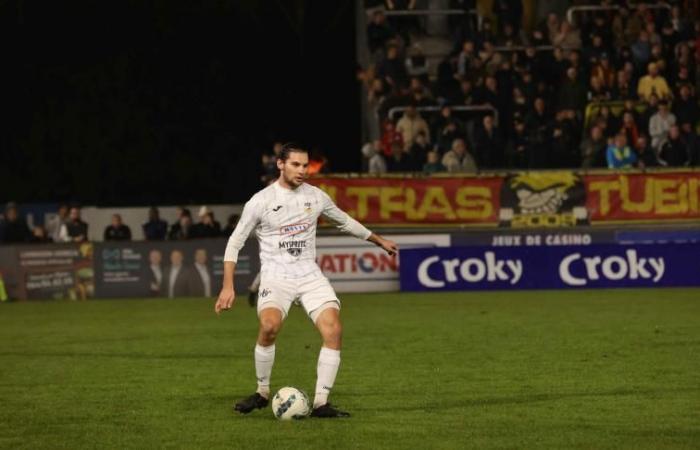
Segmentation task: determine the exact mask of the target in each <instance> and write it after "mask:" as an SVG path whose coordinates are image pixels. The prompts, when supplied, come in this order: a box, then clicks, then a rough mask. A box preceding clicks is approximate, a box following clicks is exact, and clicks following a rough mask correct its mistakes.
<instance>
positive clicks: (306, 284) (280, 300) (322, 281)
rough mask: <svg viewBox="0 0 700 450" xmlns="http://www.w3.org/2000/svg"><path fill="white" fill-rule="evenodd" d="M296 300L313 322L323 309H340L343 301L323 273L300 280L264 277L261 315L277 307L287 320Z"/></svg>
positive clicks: (260, 291) (261, 284)
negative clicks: (262, 312) (266, 310)
mask: <svg viewBox="0 0 700 450" xmlns="http://www.w3.org/2000/svg"><path fill="white" fill-rule="evenodd" d="M295 300H299V303H301V306H303V307H304V310H305V311H306V314H308V316H309V318H310V319H311V320H312V321H313V322H314V323H316V319H317V318H318V316H319V315H320V314H321V312H323V311H324V310H326V309H328V308H335V309H340V300H338V296H337V295H336V294H335V290H333V287H332V286H331V283H330V282H329V281H328V278H326V277H325V276H323V274H321V273H318V274H311V275H307V276H305V277H301V278H297V279H285V278H274V277H272V276H264V275H263V277H262V279H261V280H260V289H259V290H258V315H260V311H262V310H263V309H265V308H277V309H279V310H280V311H281V312H282V319H285V318H286V317H287V314H288V313H289V308H291V307H292V303H293V302H294V301H295Z"/></svg>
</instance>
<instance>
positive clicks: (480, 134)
mask: <svg viewBox="0 0 700 450" xmlns="http://www.w3.org/2000/svg"><path fill="white" fill-rule="evenodd" d="M503 153H504V145H503V139H502V138H501V132H500V130H499V129H498V127H497V126H496V121H495V119H494V117H493V115H491V114H487V115H485V116H484V118H483V119H482V120H481V126H479V127H477V128H476V130H474V154H475V156H476V162H477V164H478V165H479V167H481V168H482V169H495V168H500V167H504V162H505V161H504V159H505V158H504V154H503Z"/></svg>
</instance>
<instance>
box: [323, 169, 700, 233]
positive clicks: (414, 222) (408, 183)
mask: <svg viewBox="0 0 700 450" xmlns="http://www.w3.org/2000/svg"><path fill="white" fill-rule="evenodd" d="M311 183H313V184H315V185H316V186H318V187H320V188H321V189H323V190H324V191H326V192H327V193H328V194H329V195H330V197H331V198H332V199H333V200H334V201H335V202H336V203H337V204H338V206H340V208H342V209H344V210H346V211H347V212H348V213H349V214H350V215H352V216H353V217H355V218H356V219H358V220H360V221H361V222H363V223H367V224H370V225H373V224H377V225H391V226H406V225H407V226H426V225H428V226H433V225H448V226H449V225H452V226H482V227H493V226H499V227H502V228H515V229H535V228H538V229H543V228H545V229H546V228H562V227H564V228H571V227H575V226H578V225H588V224H593V225H596V224H606V223H616V222H649V223H653V222H662V221H663V222H666V221H668V220H674V221H692V220H700V172H698V171H692V170H687V171H665V172H646V173H634V172H625V173H621V172H610V173H594V174H586V173H580V172H576V171H547V172H544V171H543V172H523V173H510V174H506V175H502V176H496V175H493V176H484V177H480V176H479V177H472V176H465V177H456V176H455V177H445V178H442V177H434V178H341V177H337V178H336V177H321V178H314V179H312V180H311Z"/></svg>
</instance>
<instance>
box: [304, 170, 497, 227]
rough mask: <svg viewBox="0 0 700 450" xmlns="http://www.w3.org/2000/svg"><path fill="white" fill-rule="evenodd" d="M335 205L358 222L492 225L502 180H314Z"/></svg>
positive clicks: (492, 177)
mask: <svg viewBox="0 0 700 450" xmlns="http://www.w3.org/2000/svg"><path fill="white" fill-rule="evenodd" d="M310 182H311V183H312V184H314V185H316V186H318V187H319V188H321V189H323V190H324V191H326V193H328V195H330V197H331V198H332V199H333V200H334V201H335V202H336V204H337V205H338V206H339V207H340V208H341V209H343V210H344V211H346V212H347V213H348V214H350V215H351V216H352V217H354V218H356V219H357V220H359V221H360V222H362V223H365V224H368V225H371V224H386V225H389V224H391V225H431V224H433V225H434V224H440V225H482V226H484V225H496V223H497V222H498V210H499V205H500V202H499V191H500V188H501V184H502V182H503V179H502V178H501V177H497V176H491V177H485V178H430V179H425V178H415V179H411V178H409V179H406V178H313V179H311V180H310Z"/></svg>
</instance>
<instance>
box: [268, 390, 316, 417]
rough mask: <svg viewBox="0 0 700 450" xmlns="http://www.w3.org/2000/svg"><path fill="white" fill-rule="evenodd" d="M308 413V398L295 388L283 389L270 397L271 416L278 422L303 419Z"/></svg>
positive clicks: (309, 407) (309, 409) (309, 410)
mask: <svg viewBox="0 0 700 450" xmlns="http://www.w3.org/2000/svg"><path fill="white" fill-rule="evenodd" d="M310 412H311V405H310V403H309V397H307V396H306V394H305V393H304V392H303V391H301V390H299V389H297V388H295V387H291V386H287V387H283V388H282V389H280V390H279V391H277V393H276V394H275V396H274V397H272V414H274V415H275V417H277V418H278V419H280V420H292V419H303V418H304V417H306V416H308V415H309V413H310Z"/></svg>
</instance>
